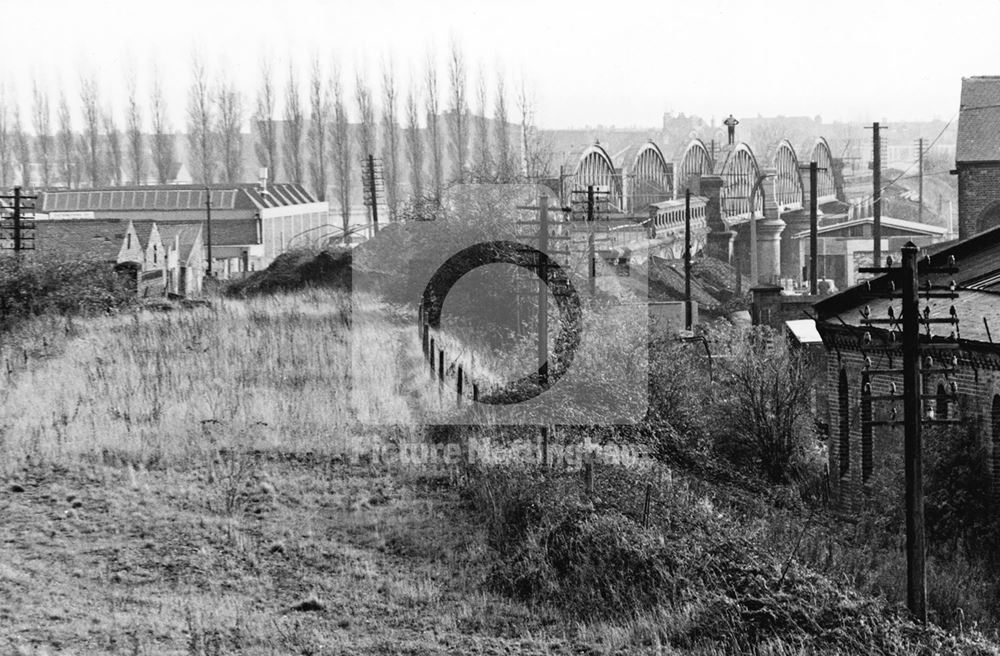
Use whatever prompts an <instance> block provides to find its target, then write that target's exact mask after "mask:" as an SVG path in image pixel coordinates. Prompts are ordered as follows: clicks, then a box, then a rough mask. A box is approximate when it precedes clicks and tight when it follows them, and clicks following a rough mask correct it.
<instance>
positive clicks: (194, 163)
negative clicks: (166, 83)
mask: <svg viewBox="0 0 1000 656" xmlns="http://www.w3.org/2000/svg"><path fill="white" fill-rule="evenodd" d="M187 114H188V163H189V164H190V165H191V177H192V178H193V179H194V181H195V182H197V183H201V184H211V183H212V182H213V180H214V179H215V176H214V173H215V171H214V169H215V152H214V151H215V143H214V142H215V140H214V138H213V134H212V126H213V124H214V122H215V121H214V117H213V116H212V89H211V82H209V79H208V71H207V69H206V68H205V63H204V62H203V61H202V60H201V58H199V57H198V56H195V57H194V58H193V59H192V60H191V88H190V89H189V91H188V112H187Z"/></svg>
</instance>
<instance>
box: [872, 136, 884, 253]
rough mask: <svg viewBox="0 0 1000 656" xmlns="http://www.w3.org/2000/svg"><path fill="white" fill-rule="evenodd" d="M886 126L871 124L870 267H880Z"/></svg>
mask: <svg viewBox="0 0 1000 656" xmlns="http://www.w3.org/2000/svg"><path fill="white" fill-rule="evenodd" d="M884 129H886V126H884V125H879V124H878V121H876V122H874V123H872V126H871V131H872V194H873V195H872V219H873V221H872V241H873V246H872V260H873V263H872V266H876V267H880V266H882V262H881V260H882V133H881V131H882V130H884Z"/></svg>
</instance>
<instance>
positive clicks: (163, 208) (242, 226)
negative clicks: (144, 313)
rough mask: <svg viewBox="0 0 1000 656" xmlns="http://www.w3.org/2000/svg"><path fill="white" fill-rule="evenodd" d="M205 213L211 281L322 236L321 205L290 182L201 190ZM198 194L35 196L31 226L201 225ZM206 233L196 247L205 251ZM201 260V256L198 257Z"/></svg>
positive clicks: (184, 188) (325, 226)
mask: <svg viewBox="0 0 1000 656" xmlns="http://www.w3.org/2000/svg"><path fill="white" fill-rule="evenodd" d="M209 187H210V193H211V206H212V226H211V245H212V260H213V265H212V269H213V271H214V272H216V273H217V274H218V275H221V276H222V277H226V276H228V275H231V274H236V273H242V272H244V271H248V270H254V269H261V268H264V267H266V266H267V265H268V264H270V263H271V261H272V260H274V258H275V257H277V256H278V255H279V254H281V253H283V252H285V251H287V250H289V249H291V248H295V247H297V246H307V245H310V244H313V243H315V242H316V240H317V239H321V238H322V237H323V236H324V235H328V234H329V232H330V228H329V226H330V216H329V214H330V212H329V205H328V204H327V203H326V202H325V201H317V200H316V199H315V198H313V197H312V196H311V195H310V194H309V192H307V191H306V190H305V189H304V188H303V187H302V186H301V185H297V184H290V183H270V184H267V185H266V186H261V185H258V184H242V183H240V184H214V185H209ZM206 200H207V199H206V192H205V186H204V185H201V186H198V185H158V186H142V187H119V188H113V189H86V190H83V189H76V190H55V191H43V192H41V193H40V197H39V201H38V214H37V216H36V218H37V220H38V223H39V224H42V223H44V222H45V221H47V220H55V221H76V220H98V219H119V220H121V219H126V220H133V221H135V222H136V223H137V224H138V223H141V222H147V223H148V222H155V223H156V224H157V225H158V226H159V227H160V229H161V230H162V229H163V227H164V226H166V225H168V224H172V223H177V224H188V225H193V224H199V225H203V224H205V221H206V214H207V212H206ZM208 237H209V235H208V228H207V226H205V228H204V230H203V242H204V244H205V246H206V249H207V245H208ZM203 257H207V253H206V255H204V256H203Z"/></svg>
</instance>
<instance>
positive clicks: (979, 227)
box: [976, 200, 1000, 233]
mask: <svg viewBox="0 0 1000 656" xmlns="http://www.w3.org/2000/svg"><path fill="white" fill-rule="evenodd" d="M997 226H1000V200H998V201H995V202H993V203H991V204H990V205H987V206H986V209H984V210H983V211H982V212H980V213H979V216H978V217H976V232H977V233H979V232H983V231H984V230H989V229H990V228H996V227H997Z"/></svg>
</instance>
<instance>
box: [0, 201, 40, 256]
mask: <svg viewBox="0 0 1000 656" xmlns="http://www.w3.org/2000/svg"><path fill="white" fill-rule="evenodd" d="M37 198H38V196H29V195H27V194H25V193H23V192H22V191H21V187H14V193H13V194H10V195H4V196H0V208H2V213H0V244H3V245H2V246H0V248H3V249H5V250H6V249H9V250H12V251H14V254H15V255H20V254H21V253H22V252H23V251H27V250H32V249H34V248H35V221H34V210H35V205H34V201H35V200H36V199H37ZM7 201H9V202H10V204H9V205H7V204H6V202H7ZM25 215H27V216H25ZM7 243H9V244H10V245H9V246H8V245H6V244H7Z"/></svg>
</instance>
